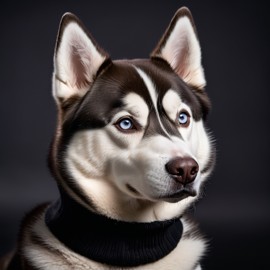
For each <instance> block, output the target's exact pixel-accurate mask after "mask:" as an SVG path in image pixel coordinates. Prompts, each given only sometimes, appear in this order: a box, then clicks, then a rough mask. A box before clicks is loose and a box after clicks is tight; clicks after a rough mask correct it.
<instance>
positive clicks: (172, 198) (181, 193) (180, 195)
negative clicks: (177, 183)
mask: <svg viewBox="0 0 270 270" xmlns="http://www.w3.org/2000/svg"><path fill="white" fill-rule="evenodd" d="M195 196H197V191H196V190H195V189H193V188H182V189H180V190H178V191H176V192H174V193H169V194H166V195H165V196H162V197H160V198H159V199H160V200H162V201H165V202H169V203H177V202H180V201H181V200H183V199H186V198H187V197H195Z"/></svg>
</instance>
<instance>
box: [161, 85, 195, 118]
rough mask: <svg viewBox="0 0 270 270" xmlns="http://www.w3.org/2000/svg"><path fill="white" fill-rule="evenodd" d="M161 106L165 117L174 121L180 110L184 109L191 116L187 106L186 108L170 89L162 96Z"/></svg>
mask: <svg viewBox="0 0 270 270" xmlns="http://www.w3.org/2000/svg"><path fill="white" fill-rule="evenodd" d="M162 106H163V108H164V110H165V112H166V114H167V116H168V117H169V118H170V119H171V120H172V121H175V119H176V117H177V114H178V113H180V111H181V110H183V109H185V110H186V111H187V112H188V113H189V114H190V115H192V113H191V110H190V108H189V106H187V105H186V104H185V103H184V102H183V101H182V100H181V98H180V96H179V95H178V94H177V93H176V92H175V91H174V90H172V89H170V90H168V92H167V93H166V94H165V95H164V97H163V100H162Z"/></svg>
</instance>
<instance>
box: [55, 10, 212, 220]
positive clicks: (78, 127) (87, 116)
mask: <svg viewBox="0 0 270 270" xmlns="http://www.w3.org/2000/svg"><path fill="white" fill-rule="evenodd" d="M204 86H205V77H204V72H203V68H202V65H201V50H200V45H199V41H198V38H197V34H196V30H195V26H194V23H193V19H192V17H191V14H190V12H189V11H188V9H186V8H182V9H180V10H178V11H177V13H176V14H175V16H174V18H173V19H172V21H171V23H170V25H169V27H168V29H167V30H166V32H165V34H164V35H163V37H162V38H161V40H160V42H159V43H158V45H157V47H156V48H155V49H154V51H153V52H152V54H151V57H150V59H137V60H120V61H119V60H118V61H112V60H111V59H110V58H109V56H108V54H107V53H106V52H105V51H104V50H103V49H101V48H100V47H99V46H98V45H97V43H96V42H95V40H94V39H93V38H92V36H91V35H90V34H89V33H88V32H87V30H86V29H85V27H84V26H83V25H82V23H81V22H80V21H79V20H78V18H76V17H75V16H74V15H72V14H65V15H64V16H63V18H62V21H61V24H60V28H59V33H58V39H57V44H56V49H55V58H54V74H53V95H54V98H55V100H56V102H57V105H58V110H59V119H58V128H57V133H56V136H55V140H54V143H53V148H52V153H51V168H52V171H53V173H54V174H55V176H56V178H57V179H58V183H59V185H61V186H62V187H63V188H64V190H65V191H66V192H68V193H69V194H70V195H71V196H72V197H73V198H75V199H76V200H77V201H79V202H80V203H82V204H84V205H85V206H86V207H89V208H91V209H92V210H95V211H98V212H101V213H103V214H106V215H109V216H111V217H113V218H118V219H124V220H136V221H140V220H143V221H149V220H156V219H159V220H160V219H168V218H171V217H173V216H176V215H180V214H181V213H182V212H183V211H184V210H185V209H186V207H187V206H189V205H190V203H192V202H193V201H194V200H195V199H196V198H197V197H198V195H199V193H200V188H201V185H202V183H203V182H204V181H205V179H206V178H207V176H208V175H209V174H210V172H211V170H212V167H213V160H214V159H213V151H212V145H211V142H210V139H209V136H208V135H207V132H206V130H205V127H204V120H205V117H206V115H207V112H208V110H209V106H210V102H209V100H208V97H207V95H206V93H205V91H204Z"/></svg>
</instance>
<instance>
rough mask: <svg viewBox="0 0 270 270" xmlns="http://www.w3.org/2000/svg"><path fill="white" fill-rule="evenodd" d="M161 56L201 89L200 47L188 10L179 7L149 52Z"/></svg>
mask: <svg viewBox="0 0 270 270" xmlns="http://www.w3.org/2000/svg"><path fill="white" fill-rule="evenodd" d="M151 56H152V57H158V58H163V59H164V60H166V61H167V62H168V63H169V64H170V66H171V67H172V68H173V70H174V71H175V72H176V73H177V74H178V75H179V76H180V77H181V78H182V79H183V80H184V81H185V82H186V83H187V84H190V85H192V86H195V87H197V88H200V89H202V88H203V87H204V86H205V85H206V81H205V78H204V72H203V67H202V64H201V48H200V44H199V41H198V37H197V34H196V29H195V25H194V21H193V18H192V15H191V13H190V11H189V10H188V9H187V8H186V7H183V8H180V9H179V10H178V11H177V12H176V14H175V16H174V17H173V19H172V21H171V23H170V25H169V27H168V28H167V30H166V32H165V34H164V35H163V37H162V38H161V40H160V42H159V43H158V45H157V47H156V49H155V50H154V51H153V52H152V54H151Z"/></svg>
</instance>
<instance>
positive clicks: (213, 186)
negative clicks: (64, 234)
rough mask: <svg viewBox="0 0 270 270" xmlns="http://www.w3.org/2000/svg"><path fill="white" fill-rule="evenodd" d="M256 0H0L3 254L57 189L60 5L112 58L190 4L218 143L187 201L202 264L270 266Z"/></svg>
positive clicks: (263, 31)
mask: <svg viewBox="0 0 270 270" xmlns="http://www.w3.org/2000/svg"><path fill="white" fill-rule="evenodd" d="M258 2H259V1H257V2H255V1H207V0H204V1H198V0H197V1H195V0H191V1H180V0H178V1H174V0H170V1H138V0H137V1H102V0H100V1H82V0H76V1H75V0H74V1H71V0H69V1H32V2H30V1H17V2H15V1H5V0H4V1H2V2H1V16H0V29H1V30H0V40H1V42H0V122H1V125H0V127H1V132H0V255H2V254H4V253H5V252H7V251H8V250H10V249H11V248H12V246H13V245H14V243H15V239H16V234H17V231H18V226H19V221H20V219H21V218H22V217H23V216H24V214H25V213H26V212H27V211H29V210H30V209H31V208H32V207H34V206H35V205H36V204H38V203H41V202H44V201H48V200H51V199H54V198H56V197H57V191H56V186H55V183H54V181H53V179H52V178H51V176H50V174H49V173H48V170H47V167H46V155H47V149H48V146H49V142H50V139H51V137H52V135H53V132H54V127H55V115H56V109H55V104H54V101H53V99H52V97H51V74H52V68H53V62H52V59H53V50H54V44H55V38H56V34H57V29H58V24H59V21H60V18H61V16H62V14H63V13H64V12H66V11H71V12H73V13H75V14H77V16H78V17H80V18H81V19H82V21H83V22H84V23H85V24H86V26H87V27H88V28H89V30H90V32H91V33H92V34H93V36H94V37H95V39H96V40H97V41H98V43H99V44H100V45H101V46H102V47H104V48H105V49H106V50H107V51H108V52H109V53H110V54H111V56H112V58H114V59H116V58H136V57H140V58H141V57H147V56H148V55H149V53H150V52H151V50H152V49H153V48H154V47H155V45H156V43H157V41H158V40H159V38H160V37H161V35H162V34H163V32H164V31H165V28H166V27H167V25H168V24H169V21H170V20H171V18H172V16H173V15H174V13H175V11H176V10H177V9H178V8H179V7H181V6H183V5H186V6H188V7H189V8H190V9H191V11H192V13H193V16H194V19H195V23H196V25H197V29H198V33H199V37H200V42H201V46H202V53H203V65H204V68H205V72H206V78H207V81H208V85H207V91H208V93H209V95H210V97H211V99H212V103H213V110H212V112H211V114H210V117H209V127H210V128H211V130H212V131H213V134H214V136H215V138H216V144H217V149H218V159H217V166H216V170H215V172H214V174H213V175H212V177H211V179H210V180H209V182H208V184H207V185H206V189H205V196H204V198H203V199H202V200H201V201H200V202H199V203H198V204H197V205H196V207H195V208H194V211H193V212H194V215H195V216H196V219H197V220H198V221H199V222H200V224H201V229H202V231H203V232H204V233H205V234H206V235H207V237H208V239H209V241H210V248H209V252H208V254H207V256H206V257H205V259H204V261H203V266H204V269H207V270H211V269H215V270H216V269H219V270H222V269H260V270H262V269H270V266H269V265H270V263H269V255H268V254H269V240H270V229H269V228H270V211H269V209H270V192H269V191H270V179H269V172H268V169H269V168H270V166H269V161H270V160H269V153H268V152H269V133H268V131H269V124H270V121H269V120H270V113H269V112H270V109H269V107H270V100H269V96H270V95H269V71H270V70H269V60H270V59H269V55H270V54H269V50H270V44H269V32H270V31H269V29H270V27H269V21H268V18H267V16H268V17H269V14H268V8H267V7H266V4H258ZM260 2H263V1H260ZM164 270H166V269H164Z"/></svg>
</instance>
